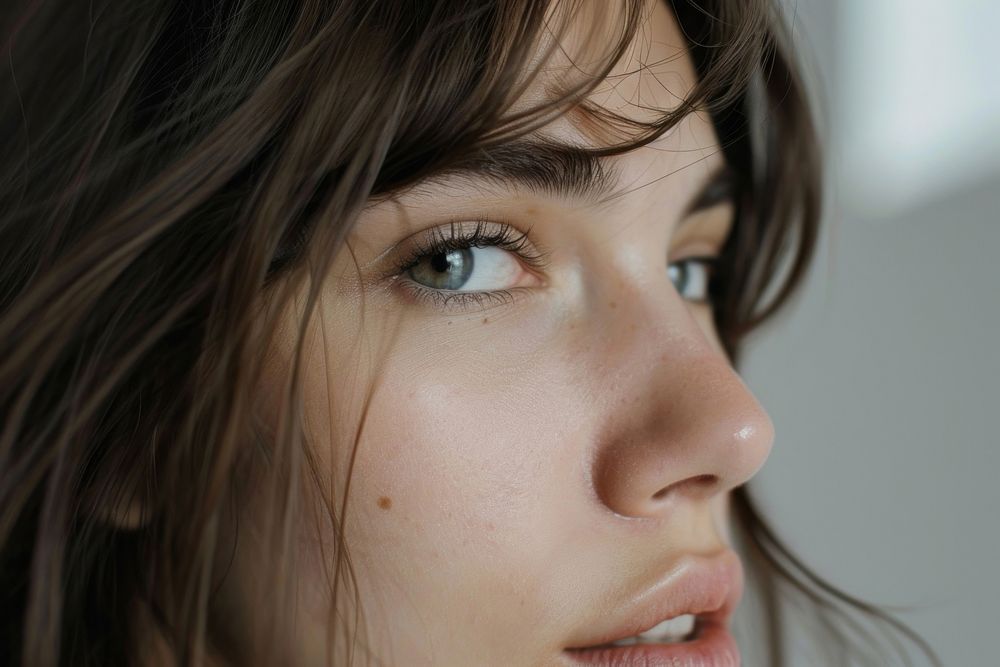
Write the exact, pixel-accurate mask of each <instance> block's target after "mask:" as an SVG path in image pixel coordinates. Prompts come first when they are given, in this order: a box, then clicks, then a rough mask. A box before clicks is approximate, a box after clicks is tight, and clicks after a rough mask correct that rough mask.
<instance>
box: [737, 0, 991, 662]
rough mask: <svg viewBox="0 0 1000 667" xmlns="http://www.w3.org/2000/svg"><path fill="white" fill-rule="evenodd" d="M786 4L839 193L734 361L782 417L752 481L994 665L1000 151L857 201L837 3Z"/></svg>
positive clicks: (875, 589)
mask: <svg viewBox="0 0 1000 667" xmlns="http://www.w3.org/2000/svg"><path fill="white" fill-rule="evenodd" d="M789 4H790V5H791V6H792V7H793V9H794V10H795V12H794V13H795V20H796V21H797V29H796V33H795V35H796V39H797V42H798V44H799V46H800V47H803V50H804V52H805V56H806V57H807V58H808V59H810V61H811V67H812V69H813V72H812V75H811V77H812V82H813V87H814V88H815V89H816V90H818V93H817V99H818V100H819V104H820V106H821V107H822V110H823V111H824V112H825V113H824V115H825V117H826V120H825V121H824V122H825V125H824V131H823V132H824V135H825V137H826V139H825V141H826V143H827V146H828V147H827V152H828V154H829V158H830V163H831V165H832V169H831V174H830V176H829V179H830V188H831V189H832V194H831V200H830V202H829V203H828V206H827V215H826V218H825V223H826V228H825V230H824V234H823V240H822V244H821V247H820V251H819V255H818V257H817V262H816V263H815V265H814V267H813V269H812V271H811V273H810V276H809V279H808V282H807V284H806V286H805V290H804V291H803V293H802V294H801V295H800V298H799V299H798V300H797V301H796V302H795V304H794V305H793V307H792V308H791V309H789V311H788V312H787V313H786V314H785V315H784V316H783V317H782V318H781V319H779V320H778V321H776V322H775V323H774V324H772V325H771V326H769V327H768V328H767V329H765V330H763V331H762V332H760V333H759V334H758V335H756V336H755V338H754V339H753V340H752V342H751V345H750V347H749V350H748V354H747V357H746V359H745V362H744V365H743V369H742V370H743V374H744V376H745V377H746V380H747V382H748V384H749V385H750V386H751V388H752V389H753V390H754V391H755V393H756V394H757V396H758V397H759V398H760V400H761V402H762V403H763V404H764V406H765V407H766V408H767V409H768V411H769V412H770V414H771V416H772V418H773V419H774V421H775V424H776V426H777V439H776V441H775V447H774V450H773V452H772V454H771V458H770V459H769V461H768V463H767V465H766V466H765V467H764V469H763V471H762V472H761V473H760V474H759V476H758V477H757V478H756V479H755V480H754V482H753V485H754V486H753V488H754V490H755V492H756V495H757V497H758V498H759V499H760V500H761V501H762V504H763V507H764V510H765V513H766V515H767V516H768V517H769V518H771V519H772V520H773V522H774V523H775V524H776V525H777V526H778V527H779V530H780V533H781V535H782V536H783V537H784V538H785V539H786V540H787V542H788V543H789V544H790V545H791V546H792V547H793V548H794V549H795V550H796V551H797V552H798V553H799V554H800V555H802V556H803V558H804V560H805V561H806V562H807V563H808V564H810V565H811V566H813V567H814V568H815V569H816V571H818V572H819V573H820V574H821V575H823V576H826V577H828V578H829V579H830V580H832V581H833V582H834V583H836V584H838V585H839V586H841V587H842V588H843V589H845V590H847V591H848V592H850V593H853V594H856V595H859V596H860V597H863V598H865V599H867V600H870V601H874V602H878V603H885V604H890V605H903V606H908V607H911V608H912V610H911V611H906V612H903V613H900V614H899V616H900V618H902V619H903V620H904V621H906V622H907V623H909V624H910V625H911V626H912V627H914V628H915V629H916V630H917V631H918V632H920V633H921V634H922V635H923V636H924V637H925V638H926V639H927V640H928V641H929V642H930V643H931V645H932V646H934V648H935V649H936V650H937V651H938V652H939V654H940V656H941V658H942V660H943V662H944V664H945V665H949V666H977V665H984V666H988V665H1000V657H998V653H1000V651H998V650H997V648H996V642H997V637H998V632H1000V630H998V628H997V625H998V622H1000V614H998V613H997V611H996V607H997V605H998V603H1000V522H998V520H997V513H998V511H1000V486H998V484H997V483H996V479H997V476H998V474H1000V438H998V436H997V430H998V423H1000V389H998V386H997V378H998V376H1000V353H998V351H997V343H998V341H1000V333H998V332H1000V277H998V269H997V267H998V258H997V254H998V252H1000V168H998V169H995V170H989V169H987V170H985V171H984V170H982V169H977V170H973V171H971V172H970V173H969V174H968V175H967V176H963V177H962V178H960V179H957V181H958V184H957V185H952V186H950V187H949V189H948V190H947V191H946V192H944V193H941V192H935V193H934V194H933V195H932V196H930V197H920V196H914V197H913V199H912V201H910V202H908V203H907V205H906V206H904V207H902V208H898V207H897V209H896V210H894V211H893V212H892V213H891V214H890V215H884V214H879V215H877V216H876V215H874V214H870V213H867V212H866V211H868V210H869V207H866V205H865V202H864V201H858V200H857V198H852V193H850V192H845V191H844V190H843V188H842V187H841V184H842V183H843V182H844V181H845V180H846V179H843V178H842V177H841V176H842V174H843V171H844V170H845V169H847V170H849V169H852V168H854V167H855V165H852V164H844V162H843V159H844V158H843V155H842V153H840V152H839V150H838V148H839V146H841V145H843V144H844V143H845V142H847V141H849V139H850V137H849V136H847V134H848V133H849V132H850V131H851V126H852V124H851V122H850V119H849V118H844V117H843V116H844V112H843V109H844V108H845V107H844V106H843V105H841V104H839V102H836V103H835V102H834V100H837V99H838V94H839V92H842V91H844V90H847V88H848V87H847V86H846V85H845V82H847V81H849V78H850V77H851V76H852V74H853V73H852V72H851V71H843V68H842V67H841V68H840V69H838V63H842V62H843V61H844V59H843V58H842V57H840V54H838V51H839V50H842V49H845V48H855V47H856V46H857V45H856V44H855V43H853V42H852V40H851V35H850V34H845V31H844V26H845V21H844V20H843V16H842V12H843V11H844V7H845V5H844V4H843V3H837V2H830V0H799V1H798V2H794V3H789ZM997 27H998V29H1000V26H997ZM969 48H970V49H971V48H973V47H972V46H971V45H970V47H969ZM983 85H993V86H998V85H1000V79H997V80H994V81H993V82H983ZM860 102H861V103H860V104H859V105H857V106H856V108H862V109H863V108H864V103H865V101H863V100H862V101H860ZM838 114H839V115H838ZM914 140H915V141H917V140H920V138H919V137H915V138H914ZM984 140H991V141H993V140H996V137H993V136H990V137H985V138H984ZM953 168H954V165H951V164H947V163H943V164H941V165H940V169H941V170H949V169H953ZM870 208H872V209H874V208H877V207H870ZM815 660H816V658H815V656H811V655H810V654H808V653H806V652H803V653H801V656H800V658H799V660H798V661H796V662H795V663H794V664H818V663H816V662H814V661H815ZM748 664H750V665H751V666H752V665H754V664H755V663H753V662H749V663H748Z"/></svg>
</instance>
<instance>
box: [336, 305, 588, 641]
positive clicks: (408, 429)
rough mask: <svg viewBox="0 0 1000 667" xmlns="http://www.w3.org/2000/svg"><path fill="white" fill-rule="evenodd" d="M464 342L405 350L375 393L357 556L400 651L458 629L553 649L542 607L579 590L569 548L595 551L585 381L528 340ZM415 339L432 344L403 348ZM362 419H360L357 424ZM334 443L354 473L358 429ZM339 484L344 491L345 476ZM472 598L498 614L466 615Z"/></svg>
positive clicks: (384, 368) (362, 475)
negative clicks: (561, 564) (570, 585)
mask: <svg viewBox="0 0 1000 667" xmlns="http://www.w3.org/2000/svg"><path fill="white" fill-rule="evenodd" d="M459 326H467V323H464V324H460V323H457V322H456V324H455V329H456V330H457V329H458V327H459ZM499 328H501V327H498V329H499ZM445 331H448V330H447V329H446V330H445ZM436 333H437V330H435V334H436ZM461 333H462V335H456V336H455V337H454V338H452V339H445V338H443V337H438V336H436V335H431V334H429V333H428V332H426V331H424V332H420V335H419V336H417V335H415V334H411V337H410V338H406V337H405V336H400V337H397V338H396V340H397V343H396V345H395V347H394V349H393V350H392V351H391V353H390V354H388V356H387V357H385V363H383V364H382V365H381V366H380V367H379V369H378V374H377V375H375V376H373V378H371V380H372V381H371V382H368V383H367V384H366V386H372V390H371V395H370V400H369V401H368V405H367V412H366V418H365V420H364V424H363V427H362V429H361V436H360V439H359V441H358V447H357V450H356V452H355V459H354V467H353V471H352V473H351V478H350V498H349V509H348V514H347V516H348V529H347V530H348V539H347V543H348V545H349V548H350V552H351V556H352V560H353V561H354V562H355V563H356V564H357V565H358V567H359V569H360V570H361V571H360V572H359V574H360V575H361V576H360V577H359V579H361V581H362V585H363V586H366V587H368V590H367V591H366V593H367V595H368V597H370V598H371V599H375V600H378V599H381V600H383V601H385V602H386V603H387V604H386V606H387V607H391V609H392V611H391V612H389V613H390V614H391V616H392V622H391V627H393V629H394V637H393V643H396V644H398V643H400V642H401V641H406V640H404V639H403V637H407V636H409V637H413V638H414V639H412V643H419V642H423V641H425V640H426V636H427V633H428V632H432V633H433V632H434V631H435V630H436V629H441V631H442V632H443V631H445V630H447V629H448V628H454V627H462V628H463V633H466V634H467V635H468V636H469V638H470V641H469V644H470V646H474V645H479V646H480V647H484V646H486V645H487V644H489V643H490V642H500V641H501V640H502V639H503V638H509V637H511V636H522V637H523V636H539V637H540V636H544V635H539V634H538V633H537V632H536V633H532V628H530V627H526V624H528V623H529V622H530V623H535V624H538V623H545V622H546V614H547V613H548V612H546V611H545V610H543V609H540V606H541V605H539V604H538V602H539V600H537V599H535V598H537V597H538V596H541V599H543V600H544V599H545V598H546V597H548V598H558V595H557V594H556V591H558V590H559V589H560V588H565V585H566V583H567V582H560V581H558V579H557V578H556V577H553V574H552V568H551V563H552V559H553V558H554V557H555V554H558V553H563V552H565V548H566V545H565V542H566V540H567V539H579V540H581V542H583V541H585V540H587V539H589V533H587V532H586V529H585V528H586V525H585V518H584V517H583V516H580V517H576V516H575V515H574V514H573V512H574V511H575V510H574V508H577V507H585V506H586V505H585V503H583V502H579V500H580V498H579V495H580V493H581V488H582V485H580V484H578V481H579V479H580V478H581V477H582V475H583V473H584V470H583V468H584V462H583V461H582V460H581V458H580V456H579V447H578V446H576V447H574V446H572V443H579V439H580V437H582V430H583V428H584V427H583V426H582V425H583V424H585V422H586V417H587V415H584V414H583V409H582V408H581V402H580V400H579V396H577V395H576V393H578V390H579V387H580V386H581V385H580V382H579V381H578V380H573V381H571V380H570V379H569V378H568V377H566V376H565V373H568V372H570V371H569V370H568V367H567V365H566V364H561V363H560V362H559V361H558V359H559V358H560V355H559V354H556V353H554V351H553V350H551V349H548V348H545V346H544V344H536V345H535V346H534V348H533V349H525V337H520V338H516V337H511V336H505V335H503V334H502V333H498V334H496V335H491V336H489V337H486V336H485V335H480V337H478V338H477V337H476V336H473V335H468V332H467V331H465V330H464V329H463V331H462V332H461ZM484 333H486V332H484ZM490 333H492V332H490ZM543 338H544V336H541V335H540V336H539V337H538V338H536V339H535V340H536V341H537V340H542V339H543ZM411 340H412V341H419V343H414V344H413V345H405V344H403V343H402V342H403V341H411ZM486 340H489V341H490V344H489V345H488V346H487V345H484V344H483V341H486ZM515 340H516V342H515ZM428 341H432V343H431V344H428ZM469 341H477V342H475V343H470V342H469ZM542 348H545V349H542ZM543 360H547V361H544V362H543ZM546 364H547V365H546ZM331 384H333V383H332V382H331ZM574 386H575V387H577V391H576V392H571V391H569V390H568V389H565V388H567V387H574ZM560 388H563V389H560ZM320 403H322V402H320ZM354 412H355V414H354V415H350V416H347V417H346V419H348V420H351V419H353V420H354V421H351V422H350V423H352V424H356V423H357V420H358V416H359V410H358V409H357V408H356V409H355V411H354ZM591 418H592V417H591ZM333 437H334V440H328V441H325V442H326V443H327V447H326V451H325V452H321V453H320V458H326V459H329V460H330V461H331V462H332V463H333V465H334V468H335V469H337V470H346V468H347V466H348V465H349V458H350V454H351V449H352V446H353V429H350V428H348V429H338V430H337V432H335V433H334V435H333ZM321 442H323V441H321ZM334 443H336V444H334ZM336 477H337V478H338V479H339V480H341V481H340V482H338V486H339V488H341V489H342V488H343V486H342V482H343V480H344V479H345V476H344V475H342V474H338V475H337V476H336ZM574 524H576V525H578V526H579V529H578V530H573V528H572V526H573V525H574ZM574 535H576V536H577V537H576V538H574V537H573V536H574ZM528 545H530V548H527V546H528ZM459 592H460V595H461V596H462V598H463V599H488V600H491V603H490V605H488V606H485V607H483V608H481V609H479V610H477V611H476V613H475V614H474V615H472V616H471V617H470V615H469V613H468V608H467V605H465V604H456V601H455V596H456V595H459ZM529 596H530V599H529ZM407 601H408V602H407ZM403 603H405V604H403ZM522 607H529V608H532V609H533V610H534V612H533V615H531V616H528V615H525V614H524V613H523V612H519V611H518V610H519V609H521V608H522ZM529 619H530V621H529ZM441 620H447V622H443V623H442V622H440V621H441ZM551 620H554V619H551ZM536 629H537V628H536ZM442 641H448V642H449V643H450V644H454V638H453V637H451V638H447V639H442ZM523 643H524V644H525V649H527V644H528V643H527V642H523ZM498 650H499V649H498ZM507 650H509V646H508V648H507Z"/></svg>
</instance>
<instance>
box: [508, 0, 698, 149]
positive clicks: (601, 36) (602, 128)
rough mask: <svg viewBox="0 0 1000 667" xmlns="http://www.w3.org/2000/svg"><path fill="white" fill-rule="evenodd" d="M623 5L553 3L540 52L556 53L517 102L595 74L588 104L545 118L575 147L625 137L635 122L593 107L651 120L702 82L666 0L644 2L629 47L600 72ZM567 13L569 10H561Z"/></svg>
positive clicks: (541, 97)
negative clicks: (619, 121)
mask: <svg viewBox="0 0 1000 667" xmlns="http://www.w3.org/2000/svg"><path fill="white" fill-rule="evenodd" d="M624 4H625V3H617V2H604V1H600V2H584V3H581V4H580V5H579V6H576V7H575V9H577V11H574V12H573V13H572V14H571V15H569V14H565V12H568V11H569V9H567V8H566V7H567V5H566V3H556V4H555V5H554V8H553V12H555V15H553V16H552V17H550V24H551V25H553V26H554V27H553V29H552V30H550V31H548V32H546V33H545V36H544V37H543V40H542V42H541V43H540V45H539V53H540V54H541V53H545V54H548V53H551V56H550V59H549V60H548V61H547V62H546V63H545V64H544V65H542V68H541V71H540V74H539V76H538V78H537V81H536V82H535V83H534V85H532V86H531V87H529V89H528V91H527V93H526V94H525V95H524V96H522V98H521V99H520V100H518V102H517V103H516V104H515V109H517V108H528V107H530V106H531V105H532V104H537V103H539V102H542V103H543V102H544V101H545V100H546V99H551V98H552V96H553V95H554V94H557V92H556V91H559V90H560V89H565V87H566V86H567V85H571V84H572V83H573V81H574V77H576V80H579V78H580V77H584V78H592V79H598V83H597V85H596V87H595V88H594V90H593V91H592V92H591V93H590V94H589V95H588V96H587V98H586V100H585V104H584V105H578V106H575V107H573V108H572V109H570V110H569V112H568V113H566V114H565V115H563V116H561V117H559V118H557V119H555V120H554V121H553V122H551V123H550V124H548V125H547V126H546V127H545V128H544V131H545V133H546V134H547V135H548V136H552V137H553V138H557V139H560V140H562V141H565V142H567V143H572V144H574V145H577V144H583V145H588V146H596V147H600V146H606V145H610V144H614V143H621V142H628V141H630V140H631V139H633V138H634V132H635V130H634V128H630V127H616V125H615V124H614V123H608V122H606V121H603V120H601V119H598V118H596V117H595V115H594V114H593V113H590V112H588V110H587V109H588V108H590V109H597V110H599V111H600V112H601V113H602V114H604V113H606V114H608V115H609V116H619V117H622V118H625V119H628V120H632V121H637V122H653V121H656V120H658V119H659V118H661V117H662V116H663V114H664V113H666V112H670V111H673V110H675V109H676V108H677V107H678V106H680V104H681V103H682V102H683V100H684V99H685V98H686V96H687V95H688V94H689V93H690V91H691V89H692V88H693V87H694V86H695V84H696V83H697V73H696V72H695V68H694V64H693V62H692V60H691V57H690V55H689V54H688V50H687V45H686V40H685V38H684V35H683V33H682V32H681V30H680V26H679V25H678V23H677V21H676V19H675V17H674V14H673V11H672V10H671V9H670V8H669V6H668V4H667V2H666V1H665V0H646V2H644V3H643V4H642V11H641V15H640V16H639V17H638V19H639V26H638V30H636V31H635V34H634V35H633V37H632V39H631V40H630V41H629V42H628V44H627V47H626V49H625V51H624V53H623V54H622V57H621V58H620V59H618V60H617V61H616V62H615V63H614V64H613V65H612V67H611V70H610V72H609V73H608V75H607V76H605V77H603V78H601V77H600V76H599V75H600V72H601V69H602V66H603V65H604V64H605V63H606V57H607V54H608V51H609V50H610V48H611V47H612V46H613V45H614V44H616V43H618V41H619V40H620V38H621V31H622V29H623V28H624V23H625V21H626V20H627V19H628V18H629V17H627V16H626V15H625V12H624V9H623V7H624ZM560 11H562V12H564V14H562V15H559V12H560Z"/></svg>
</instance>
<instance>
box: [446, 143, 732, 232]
mask: <svg viewBox="0 0 1000 667" xmlns="http://www.w3.org/2000/svg"><path fill="white" fill-rule="evenodd" d="M455 176H458V177H465V178H469V179H473V180H485V181H488V182H492V183H495V184H496V185H498V186H500V187H502V188H508V189H509V188H512V187H515V186H519V187H521V188H525V189H527V190H528V191H530V192H534V193H537V194H544V195H550V196H556V197H573V198H578V199H583V200H586V201H603V200H606V199H610V198H613V197H615V196H617V195H620V194H623V193H625V192H627V189H626V188H623V187H622V186H621V184H620V179H619V174H618V171H617V170H616V169H615V168H614V166H613V165H612V164H610V163H609V162H608V161H607V159H606V158H601V157H599V156H598V155H596V154H594V153H593V152H592V151H590V150H587V149H585V148H578V147H576V146H571V145H567V144H559V143H553V142H544V141H537V140H532V139H518V140H515V141H511V142H508V143H504V144H499V145H496V146H490V147H487V148H483V149H480V150H479V151H478V152H477V153H475V154H473V155H471V156H470V157H467V158H466V159H464V160H461V161H459V162H458V163H456V164H454V165H452V166H451V167H449V168H448V169H446V170H444V171H441V172H439V173H438V174H435V176H433V177H431V179H430V180H435V179H439V178H448V177H455ZM735 193H736V177H735V173H734V172H733V171H732V169H730V168H729V167H728V166H726V165H723V166H722V167H720V168H719V169H716V170H715V171H714V172H713V173H712V174H711V175H710V176H709V178H708V179H707V180H706V182H705V185H704V186H703V187H702V189H701V190H700V191H699V192H698V193H697V194H696V195H695V196H694V198H693V199H692V200H691V202H690V203H689V204H688V205H687V206H686V207H685V212H684V217H687V216H689V215H691V214H692V213H696V212H698V211H701V210H705V209H708V208H712V207H713V206H715V205H717V204H721V203H723V202H725V201H729V200H732V199H733V197H734V196H735Z"/></svg>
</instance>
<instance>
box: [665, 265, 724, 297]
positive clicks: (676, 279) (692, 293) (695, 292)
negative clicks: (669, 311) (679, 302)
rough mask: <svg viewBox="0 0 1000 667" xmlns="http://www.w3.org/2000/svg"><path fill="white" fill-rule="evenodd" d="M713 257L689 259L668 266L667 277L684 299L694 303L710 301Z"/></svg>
mask: <svg viewBox="0 0 1000 667" xmlns="http://www.w3.org/2000/svg"><path fill="white" fill-rule="evenodd" d="M714 263H715V259H714V258H712V257H688V258H686V259H681V260H678V261H676V262H671V263H670V265H669V266H667V276H668V277H669V278H670V282H672V283H673V284H674V288H675V289H676V290H677V293H678V294H679V295H680V296H681V298H682V299H685V300H687V301H691V302H693V303H705V302H707V301H708V300H709V280H710V279H711V277H712V265H713V264H714Z"/></svg>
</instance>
